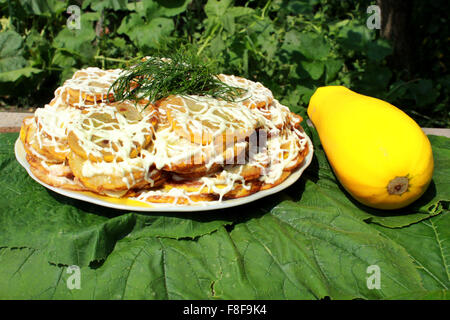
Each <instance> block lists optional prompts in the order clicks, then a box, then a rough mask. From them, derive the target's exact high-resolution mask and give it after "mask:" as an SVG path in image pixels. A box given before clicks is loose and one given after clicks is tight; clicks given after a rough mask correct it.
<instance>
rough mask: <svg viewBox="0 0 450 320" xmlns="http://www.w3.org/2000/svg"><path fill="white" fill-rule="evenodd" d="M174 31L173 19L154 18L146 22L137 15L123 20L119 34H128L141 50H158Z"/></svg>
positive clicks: (134, 14)
mask: <svg viewBox="0 0 450 320" xmlns="http://www.w3.org/2000/svg"><path fill="white" fill-rule="evenodd" d="M173 30H174V23H173V21H172V19H168V18H154V19H152V20H150V22H146V21H145V19H144V18H142V17H141V16H140V15H139V14H137V13H132V14H130V15H129V16H127V17H126V18H125V19H123V20H122V24H121V25H120V27H119V29H118V30H117V32H118V33H119V34H126V35H127V36H128V37H129V38H130V40H131V41H133V42H134V43H135V44H136V46H138V47H139V48H140V49H143V50H146V49H148V48H158V47H160V46H161V44H162V43H164V41H165V39H166V38H167V37H168V36H169V35H170V34H171V32H172V31H173Z"/></svg>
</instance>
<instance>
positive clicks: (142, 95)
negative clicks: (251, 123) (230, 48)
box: [109, 50, 246, 103]
mask: <svg viewBox="0 0 450 320" xmlns="http://www.w3.org/2000/svg"><path fill="white" fill-rule="evenodd" d="M213 69H214V68H213V67H212V65H211V64H208V63H206V62H205V61H204V60H202V58H201V57H199V56H197V55H195V54H193V53H190V52H189V51H185V52H183V51H182V50H178V51H176V52H175V53H174V54H171V55H169V57H168V58H160V57H149V58H146V60H144V61H140V62H139V63H138V64H136V65H134V66H132V67H129V68H127V69H125V71H124V73H123V74H122V75H121V76H120V77H119V78H118V79H117V80H116V81H115V82H114V83H113V84H112V85H111V87H110V89H109V91H113V92H114V97H115V100H116V101H122V100H134V101H140V100H142V99H146V100H149V101H150V103H154V102H155V101H157V100H159V99H162V98H165V97H167V96H169V95H201V96H211V97H213V98H216V99H222V100H225V101H228V102H232V101H236V99H238V98H239V97H241V96H242V94H243V93H245V91H246V90H245V89H242V88H237V87H233V86H230V85H228V84H226V83H224V82H222V81H221V80H220V79H219V78H218V77H217V75H216V73H215V72H214V71H213Z"/></svg>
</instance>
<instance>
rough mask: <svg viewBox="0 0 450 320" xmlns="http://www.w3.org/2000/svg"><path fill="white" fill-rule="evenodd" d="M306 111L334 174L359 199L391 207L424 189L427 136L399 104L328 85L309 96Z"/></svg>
mask: <svg viewBox="0 0 450 320" xmlns="http://www.w3.org/2000/svg"><path fill="white" fill-rule="evenodd" d="M308 115H309V117H310V119H311V121H312V122H313V124H314V126H315V127H316V129H317V132H318V133H319V137H320V141H321V143H322V145H323V148H324V150H325V153H326V155H327V157H328V160H329V162H330V164H331V166H332V168H333V170H334V172H335V174H336V176H337V178H338V179H339V181H340V182H341V184H342V185H343V186H344V188H345V189H346V190H347V191H348V192H349V193H350V194H351V195H352V196H353V197H354V198H355V199H356V200H358V201H359V202H361V203H363V204H365V205H367V206H370V207H374V208H379V209H397V208H402V207H405V206H407V205H408V204H410V203H412V202H413V201H415V200H416V199H418V198H419V197H420V196H421V195H422V194H423V193H424V192H425V190H426V189H427V187H428V185H429V183H430V181H431V177H432V174H433V154H432V151H431V145H430V141H429V140H428V138H427V136H426V135H425V134H424V133H423V131H422V130H421V128H420V127H419V126H418V125H417V123H416V122H415V121H414V120H413V119H411V118H410V117H409V116H408V115H407V114H405V113H404V112H403V111H401V110H400V109H398V108H396V107H394V106H393V105H391V104H389V103H387V102H385V101H382V100H379V99H375V98H372V97H368V96H364V95H361V94H358V93H356V92H353V91H351V90H349V89H347V88H345V87H341V86H328V87H321V88H319V89H317V91H316V92H315V93H314V95H313V96H312V97H311V101H310V103H309V106H308Z"/></svg>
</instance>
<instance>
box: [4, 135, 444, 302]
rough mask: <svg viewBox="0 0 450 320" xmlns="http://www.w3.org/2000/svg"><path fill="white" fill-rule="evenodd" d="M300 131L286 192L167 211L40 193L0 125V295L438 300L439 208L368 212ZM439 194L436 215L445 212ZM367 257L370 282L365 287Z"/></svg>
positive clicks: (436, 141) (440, 157)
mask: <svg viewBox="0 0 450 320" xmlns="http://www.w3.org/2000/svg"><path fill="white" fill-rule="evenodd" d="M307 130H308V129H307ZM308 133H309V134H310V135H311V136H312V137H313V139H314V141H315V152H316V156H315V158H314V159H315V160H314V163H313V164H312V165H311V167H310V168H308V169H307V171H306V172H305V174H304V176H303V177H302V179H301V180H300V181H299V182H297V183H296V184H294V185H293V186H292V187H290V188H288V189H287V190H286V191H285V192H282V193H280V194H277V195H274V196H272V197H269V198H267V199H262V200H259V201H256V202H254V203H251V204H248V205H245V206H243V207H239V208H235V209H233V210H223V211H218V212H202V213H197V214H196V213H191V214H186V213H180V214H175V213H174V214H166V215H163V214H148V215H147V214H140V213H134V212H125V211H118V210H111V209H107V208H102V207H99V206H96V205H91V204H88V203H84V202H81V201H77V200H73V199H69V198H66V197H63V196H60V195H57V194H55V193H53V192H51V191H47V190H46V189H45V188H43V187H42V186H40V185H39V184H37V183H36V182H34V180H32V179H31V178H29V177H28V176H27V174H26V172H25V170H24V169H22V168H21V167H20V165H19V164H18V163H17V162H16V160H15V159H14V153H13V143H14V141H15V139H16V138H17V134H1V135H0V170H1V173H2V174H1V175H0V184H1V185H3V186H4V188H3V189H2V190H1V191H0V192H1V197H0V248H1V247H4V248H2V249H0V287H2V290H1V292H0V297H1V298H19V299H28V298H35V299H48V298H57V299H79V298H84V299H93V298H95V299H144V298H145V299H318V298H324V297H326V296H328V297H331V298H333V299H352V298H365V299H376V298H386V299H388V298H394V299H395V298H397V299H404V298H410V297H419V298H420V297H423V298H433V299H437V298H446V297H447V296H446V293H445V292H446V291H442V290H447V289H446V288H448V284H449V283H448V282H449V281H448V272H449V271H448V262H447V261H448V255H449V252H448V251H449V249H448V246H447V243H448V241H449V238H450V235H449V233H448V230H449V229H448V224H449V216H450V215H449V213H448V212H445V213H442V214H441V215H438V216H436V217H432V218H431V219H430V218H429V217H430V216H431V215H432V214H430V212H428V211H427V213H425V211H424V213H423V216H421V219H423V218H425V217H427V218H428V219H426V220H423V221H422V222H419V223H416V224H412V225H411V223H412V222H411V221H417V217H413V218H411V217H408V216H406V217H405V218H404V220H398V218H399V217H395V216H386V217H383V218H384V220H381V222H380V221H377V220H376V218H377V216H379V215H380V212H379V211H371V212H370V213H369V212H368V211H367V210H366V209H367V208H363V207H360V206H358V205H356V204H355V203H354V202H353V201H351V199H350V198H349V196H348V195H346V194H345V193H344V191H342V190H341V189H340V188H339V186H338V184H337V183H336V181H335V178H334V176H333V173H332V171H331V170H330V168H329V165H328V163H327V160H326V157H325V155H324V154H323V150H321V147H320V142H319V141H318V140H317V139H318V138H317V135H316V134H315V133H314V132H311V131H309V130H308ZM431 142H432V144H433V148H434V152H435V159H437V161H436V165H437V166H436V174H438V175H439V174H444V173H445V166H444V162H443V163H441V164H440V162H441V161H445V155H446V154H447V152H448V150H449V147H448V139H444V138H442V139H441V138H433V137H431ZM441 165H442V166H441ZM440 179H441V180H439V179H437V180H436V181H435V184H436V186H437V188H436V191H437V193H436V195H434V197H435V198H437V199H441V200H442V198H445V197H446V194H447V193H448V187H446V186H445V181H447V180H446V179H445V176H444V177H442V178H440ZM442 195H443V196H442ZM435 200H436V199H435ZM435 200H433V201H435ZM433 201H432V203H434V202H433ZM438 203H439V204H438V205H436V206H435V210H436V212H435V214H437V212H440V211H442V210H444V209H443V208H442V207H443V205H444V204H443V202H442V201H439V202H438ZM439 208H440V209H439ZM365 221H372V222H373V221H376V222H377V223H378V224H385V225H388V226H392V225H397V224H398V225H401V224H403V225H405V226H407V227H404V228H402V229H392V228H388V227H382V226H379V225H375V224H371V223H366V222H365ZM408 225H409V226H408ZM424 248H425V249H424ZM72 264H76V265H78V266H80V267H81V289H69V288H68V286H67V280H68V279H69V277H70V273H68V266H69V265H72ZM374 265H376V266H378V268H379V270H380V275H381V278H380V284H381V287H380V289H373V288H372V289H370V288H369V287H368V285H367V281H368V277H369V275H370V273H369V272H368V267H370V266H374ZM37 274H39V275H41V276H36V275H37ZM3 288H4V290H3ZM439 290H440V291H439Z"/></svg>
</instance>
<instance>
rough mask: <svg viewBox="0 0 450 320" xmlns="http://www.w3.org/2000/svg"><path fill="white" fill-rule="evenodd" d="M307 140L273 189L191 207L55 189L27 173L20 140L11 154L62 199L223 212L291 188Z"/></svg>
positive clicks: (147, 208)
mask: <svg viewBox="0 0 450 320" xmlns="http://www.w3.org/2000/svg"><path fill="white" fill-rule="evenodd" d="M306 138H307V140H308V154H307V155H306V157H305V160H304V161H303V164H302V166H301V167H300V168H298V169H297V170H296V171H294V172H293V173H292V174H291V175H290V176H289V177H288V178H287V179H286V180H284V181H283V182H282V183H281V184H279V185H278V186H275V187H273V188H271V189H267V190H263V191H259V192H256V193H254V194H251V195H249V196H247V197H243V198H238V199H230V200H223V201H220V202H219V201H213V202H211V203H208V202H203V203H201V204H194V205H174V204H156V203H148V202H144V201H138V200H133V199H127V198H121V199H116V198H110V197H106V196H100V195H97V194H94V193H92V192H87V191H72V190H66V189H61V188H56V187H53V186H50V185H48V184H46V183H44V182H42V181H41V180H39V179H38V178H36V177H35V176H34V174H33V173H32V172H31V170H30V165H29V163H28V161H27V160H26V153H25V149H24V147H23V144H22V141H21V140H20V139H17V141H16V143H15V145H14V152H15V154H16V159H17V161H19V163H20V164H21V165H22V166H23V167H24V168H25V170H27V172H28V174H29V175H30V177H32V178H33V179H34V180H36V181H37V182H38V183H40V184H41V185H43V186H44V187H46V188H48V189H50V190H53V191H55V192H57V193H59V194H62V195H64V196H67V197H70V198H74V199H78V200H83V201H87V202H91V203H95V204H98V205H100V206H104V207H109V208H114V209H122V210H130V211H159V212H177V211H189V212H193V211H206V210H217V209H224V208H230V207H235V206H239V205H242V204H245V203H249V202H252V201H255V200H258V199H261V198H263V197H267V196H268V195H271V194H274V193H277V192H280V191H281V190H283V189H286V188H287V187H289V186H290V185H292V184H293V183H294V182H295V181H297V180H298V179H299V178H300V176H301V175H302V173H303V171H304V170H305V169H306V168H307V167H308V166H309V164H310V163H311V160H312V157H313V153H314V151H313V145H312V142H311V139H309V137H308V136H307V137H306Z"/></svg>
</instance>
